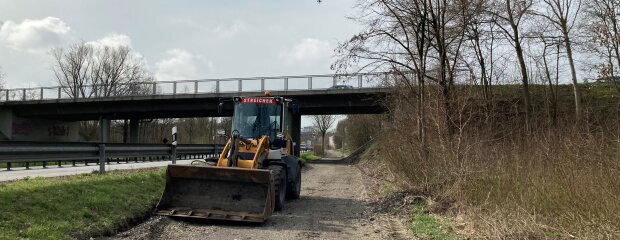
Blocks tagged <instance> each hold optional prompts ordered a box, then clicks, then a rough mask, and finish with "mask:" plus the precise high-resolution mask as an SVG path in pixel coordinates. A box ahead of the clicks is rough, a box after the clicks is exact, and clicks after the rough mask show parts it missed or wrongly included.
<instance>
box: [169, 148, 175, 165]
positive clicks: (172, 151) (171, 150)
mask: <svg viewBox="0 0 620 240" xmlns="http://www.w3.org/2000/svg"><path fill="white" fill-rule="evenodd" d="M171 146H172V147H171V149H170V160H172V164H176V163H177V146H176V145H171Z"/></svg>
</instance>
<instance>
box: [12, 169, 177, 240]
mask: <svg viewBox="0 0 620 240" xmlns="http://www.w3.org/2000/svg"><path fill="white" fill-rule="evenodd" d="M164 184H165V176H164V169H163V168H157V169H145V170H136V171H122V172H110V173H108V174H105V175H99V174H82V175H77V176H69V177H62V178H53V179H44V178H34V179H24V180H18V181H14V182H7V183H0V203H2V204H0V212H2V214H0V239H73V238H79V239H84V238H90V237H94V236H102V235H108V234H112V233H114V232H116V231H117V230H118V229H120V228H123V227H124V226H127V225H129V224H131V223H133V222H135V221H138V220H140V219H142V218H143V217H144V216H146V215H147V214H148V212H149V211H150V209H152V208H153V207H154V204H156V203H157V201H158V199H159V197H160V196H161V193H162V191H163V187H164Z"/></svg>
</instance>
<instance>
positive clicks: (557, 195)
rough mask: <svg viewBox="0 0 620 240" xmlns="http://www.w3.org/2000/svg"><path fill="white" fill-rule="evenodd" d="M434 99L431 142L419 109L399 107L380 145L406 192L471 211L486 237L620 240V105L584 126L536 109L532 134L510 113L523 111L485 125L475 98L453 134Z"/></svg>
mask: <svg viewBox="0 0 620 240" xmlns="http://www.w3.org/2000/svg"><path fill="white" fill-rule="evenodd" d="M429 96H432V94H431V93H429ZM566 97H567V98H570V97H571V96H570V95H567V96H566ZM456 98H457V99H458V97H456ZM568 100H570V99H568ZM428 101H429V104H428V105H427V106H426V113H427V119H425V121H426V122H427V123H428V125H426V127H425V128H424V130H425V132H426V136H425V141H424V142H422V141H419V139H420V132H419V131H418V130H419V129H418V127H417V125H416V124H415V123H416V119H415V116H416V109H415V108H414V107H413V106H412V105H410V104H406V102H400V101H398V100H394V104H393V105H391V106H390V107H391V108H397V110H392V111H391V116H390V119H391V123H390V124H387V126H388V127H386V128H385V130H384V132H383V135H384V136H398V137H393V138H381V139H380V141H379V142H378V144H379V145H380V147H379V149H386V151H383V152H382V153H381V154H382V155H383V158H385V159H386V161H387V162H388V163H389V167H390V169H391V170H392V171H393V172H394V173H396V174H397V175H398V176H399V177H397V178H396V179H402V182H400V184H401V186H402V187H406V188H414V189H416V190H417V191H418V192H423V193H425V194H427V195H429V196H430V197H431V198H434V199H435V200H437V201H441V202H446V203H453V205H452V206H455V207H459V208H464V209H465V210H466V211H464V212H465V213H466V214H468V215H467V217H468V218H469V220H471V222H472V225H474V226H475V227H476V232H477V234H478V235H480V237H483V238H565V237H572V236H575V237H577V238H617V237H620V235H619V234H620V231H619V230H620V216H619V215H618V214H617V213H618V212H620V201H619V200H618V199H620V174H619V173H620V172H618V171H619V169H620V161H618V159H620V145H618V139H619V135H618V126H617V123H618V121H617V119H615V120H614V118H615V117H614V115H615V112H616V109H615V107H607V108H606V109H604V108H601V107H600V106H613V104H607V103H605V102H603V103H601V104H598V103H597V105H593V107H592V108H600V109H598V110H596V112H598V113H600V114H599V115H596V116H593V117H592V118H591V119H590V121H589V122H586V123H584V124H583V126H575V125H574V123H573V122H572V118H573V116H572V113H571V112H570V111H567V112H561V113H562V114H561V115H558V123H556V124H557V125H556V126H552V125H551V124H549V122H548V120H547V119H546V117H545V116H546V114H545V113H544V109H543V108H542V107H536V106H534V109H538V111H534V112H533V114H532V115H533V116H535V118H534V119H533V120H532V126H531V130H529V131H528V130H526V129H524V127H523V125H522V124H520V123H522V118H520V117H519V115H518V114H517V115H514V114H512V113H510V109H519V107H518V103H516V105H514V106H512V107H506V108H505V109H501V111H505V112H501V111H500V110H499V109H498V110H497V112H495V113H492V114H489V118H484V117H482V116H483V115H484V114H483V113H481V112H480V111H481V109H482V108H481V107H480V106H479V105H476V104H475V103H474V102H473V100H468V101H467V102H466V103H458V102H457V103H458V104H455V105H454V106H456V107H455V108H456V109H459V108H460V109H461V110H459V111H460V112H458V113H455V116H457V117H455V119H454V122H455V123H456V131H455V133H454V135H452V136H449V135H448V134H447V131H446V130H445V125H443V123H444V121H443V120H444V119H442V117H443V116H444V115H443V114H444V112H443V111H442V110H438V109H433V108H432V106H441V105H438V104H435V103H437V99H436V98H435V99H433V98H431V97H429V99H428ZM501 101H502V99H496V103H498V102H501ZM614 101H615V100H614ZM539 102H541V104H542V102H544V101H539ZM560 102H563V100H562V99H560ZM565 102H570V101H565ZM459 104H461V105H459ZM478 107H480V108H478ZM566 109H570V108H566ZM592 111H594V110H592ZM606 118H607V119H609V120H608V121H605V120H604V119H606ZM489 119H492V120H489ZM602 123H604V124H602ZM403 140H406V142H404V141H403ZM404 143H406V144H404ZM388 149H389V150H388ZM461 210H462V209H461ZM459 212H461V213H462V212H463V211H460V210H459Z"/></svg>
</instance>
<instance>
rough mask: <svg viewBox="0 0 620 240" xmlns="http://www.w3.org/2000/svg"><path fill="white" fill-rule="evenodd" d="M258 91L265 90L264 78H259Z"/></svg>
mask: <svg viewBox="0 0 620 240" xmlns="http://www.w3.org/2000/svg"><path fill="white" fill-rule="evenodd" d="M260 91H261V92H264V91H265V79H264V78H261V79H260Z"/></svg>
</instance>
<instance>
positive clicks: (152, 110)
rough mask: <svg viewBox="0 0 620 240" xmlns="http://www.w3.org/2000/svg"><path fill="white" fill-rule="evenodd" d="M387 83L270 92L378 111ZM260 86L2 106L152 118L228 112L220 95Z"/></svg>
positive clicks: (34, 113) (41, 114) (314, 103)
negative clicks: (221, 106) (369, 86)
mask: <svg viewBox="0 0 620 240" xmlns="http://www.w3.org/2000/svg"><path fill="white" fill-rule="evenodd" d="M386 94H387V89H382V88H378V89H346V90H334V89H330V90H311V91H273V92H272V96H285V97H288V98H292V99H294V100H295V101H296V102H297V104H298V106H299V109H300V114H301V115H332V114H378V113H383V112H384V111H385V108H384V107H383V105H382V103H381V102H382V100H383V99H384V98H385V95H386ZM261 95H262V93H261V92H243V93H241V94H240V93H219V94H213V93H211V94H185V95H174V96H172V95H160V96H137V97H136V96H134V97H114V98H102V99H78V100H72V99H62V100H40V101H27V102H15V103H12V102H8V103H4V104H2V105H0V109H2V110H10V111H12V112H13V114H15V115H17V116H20V117H24V118H37V119H62V120H63V121H82V120H96V119H100V118H106V119H153V118H185V117H217V116H231V115H232V104H225V106H224V109H223V110H224V111H223V113H222V114H218V112H217V108H218V103H219V102H220V99H231V98H232V97H234V96H261Z"/></svg>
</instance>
